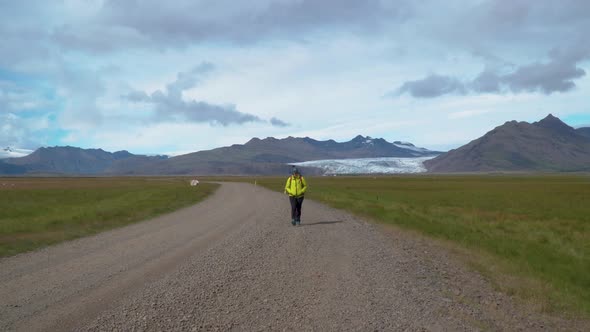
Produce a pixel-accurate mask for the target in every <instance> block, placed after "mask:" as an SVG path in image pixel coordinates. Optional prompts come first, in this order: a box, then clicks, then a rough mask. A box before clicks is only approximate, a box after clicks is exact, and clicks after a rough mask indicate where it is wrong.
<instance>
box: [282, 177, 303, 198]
mask: <svg viewBox="0 0 590 332" xmlns="http://www.w3.org/2000/svg"><path fill="white" fill-rule="evenodd" d="M306 189H307V182H305V178H304V177H303V176H301V175H300V176H299V177H295V176H293V175H291V176H290V177H289V178H288V179H287V183H286V184H285V193H287V194H289V196H295V197H301V196H303V195H304V194H305V190H306Z"/></svg>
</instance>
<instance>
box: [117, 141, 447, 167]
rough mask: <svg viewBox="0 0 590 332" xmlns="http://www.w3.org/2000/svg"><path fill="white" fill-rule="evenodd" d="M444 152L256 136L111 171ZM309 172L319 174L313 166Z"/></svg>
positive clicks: (384, 143) (380, 143) (383, 143)
mask: <svg viewBox="0 0 590 332" xmlns="http://www.w3.org/2000/svg"><path fill="white" fill-rule="evenodd" d="M437 154H440V152H436V151H429V150H427V149H419V148H416V147H414V146H413V145H411V144H409V145H404V146H402V147H400V146H398V145H396V144H394V143H389V142H387V141H386V140H384V139H381V138H377V139H374V138H371V137H364V136H361V135H359V136H357V137H355V138H354V139H352V140H351V141H348V142H344V143H338V142H336V141H334V140H327V141H317V140H314V139H312V138H309V137H305V138H299V137H287V138H284V139H276V138H273V137H268V138H265V139H259V138H252V139H251V140H250V141H248V142H247V143H246V144H243V145H242V144H234V145H232V146H229V147H222V148H217V149H213V150H207V151H199V152H194V153H189V154H186V155H181V156H177V157H172V158H169V159H166V160H161V161H158V162H155V163H150V164H144V165H137V166H136V167H131V168H126V167H122V164H117V165H115V166H117V168H113V169H112V170H111V171H112V172H113V173H118V174H202V175H215V174H231V175H249V174H261V175H269V174H285V172H287V171H288V167H286V164H289V163H295V162H301V161H311V160H320V159H345V158H372V157H417V156H429V155H437ZM305 171H306V173H307V174H316V173H317V174H319V172H320V170H316V169H313V168H310V169H306V170H305Z"/></svg>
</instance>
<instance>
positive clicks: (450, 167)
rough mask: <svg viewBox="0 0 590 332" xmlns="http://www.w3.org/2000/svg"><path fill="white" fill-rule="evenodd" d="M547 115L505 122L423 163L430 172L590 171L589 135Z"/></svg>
mask: <svg viewBox="0 0 590 332" xmlns="http://www.w3.org/2000/svg"><path fill="white" fill-rule="evenodd" d="M581 132H584V133H585V130H582V131H580V130H579V129H574V128H572V127H570V126H568V125H567V124H565V123H563V122H562V121H561V120H560V119H559V118H557V117H555V116H553V115H552V114H549V115H548V116H547V117H545V118H543V119H542V120H540V121H537V122H533V123H528V122H517V121H508V122H506V123H504V124H503V125H500V126H497V127H496V128H494V129H492V130H490V131H489V132H487V133H486V134H485V135H483V136H482V137H480V138H477V139H475V140H473V141H471V142H469V143H468V144H465V145H463V146H461V147H459V148H457V149H453V150H450V151H448V152H446V153H444V154H441V155H439V156H437V157H436V158H433V159H431V160H428V161H425V162H424V165H425V166H426V168H427V169H428V171H429V172H442V173H446V172H450V173H454V172H495V171H508V172H515V171H541V172H563V171H565V172H573V171H588V170H590V137H587V136H584V135H583V134H581Z"/></svg>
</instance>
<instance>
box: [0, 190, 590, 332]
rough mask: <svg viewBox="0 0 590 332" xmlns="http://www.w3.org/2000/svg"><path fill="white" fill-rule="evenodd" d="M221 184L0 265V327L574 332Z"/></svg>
mask: <svg viewBox="0 0 590 332" xmlns="http://www.w3.org/2000/svg"><path fill="white" fill-rule="evenodd" d="M288 211H289V203H288V200H287V198H286V197H285V196H284V195H281V194H278V193H275V192H271V191H269V190H266V189H263V188H260V187H255V186H253V185H250V184H239V183H224V184H223V185H222V186H221V187H220V188H219V190H218V191H217V192H216V193H215V194H213V195H212V196H211V197H209V198H208V199H206V200H205V201H203V202H201V203H199V204H197V205H194V206H192V207H189V208H186V209H183V210H180V211H177V212H174V213H172V214H169V215H165V216H162V217H158V218H155V219H152V220H149V221H146V222H143V223H139V224H135V225H131V226H128V227H124V228H120V229H116V230H113V231H109V232H105V233H102V234H99V235H96V236H92V237H88V238H83V239H79V240H76V241H71V242H67V243H63V244H60V245H57V246H53V247H50V248H46V249H43V250H39V251H36V252H32V253H27V254H21V255H17V256H14V257H10V258H5V259H2V260H0V330H2V331H12V330H18V331H38V330H42V331H43V330H50V331H69V330H72V331H117V330H119V331H133V330H138V331H168V330H171V331H201V330H235V331H242V330H246V331H264V330H269V331H271V330H272V331H275V330H281V331H282V330H287V331H302V330H317V331H343V330H360V331H369V330H371V331H374V330H378V331H398V330H409V331H476V330H507V331H514V330H530V331H539V330H548V331H553V330H580V331H582V330H584V329H585V328H586V326H588V325H584V323H588V322H581V321H568V320H563V319H559V318H556V317H550V316H547V315H544V314H541V313H538V312H535V311H534V310H532V309H530V308H528V307H524V306H523V305H521V304H517V303H516V302H515V301H514V300H513V299H511V298H510V297H509V296H507V295H504V294H501V293H498V292H496V291H494V290H493V288H492V287H491V285H490V284H489V283H488V282H487V281H485V280H484V279H483V278H482V277H481V276H480V275H478V274H477V273H475V272H473V271H470V270H468V269H466V268H465V267H463V266H462V264H461V263H459V262H458V261H457V260H455V259H454V258H453V257H452V256H451V255H450V254H448V252H447V251H446V250H445V249H443V248H440V247H438V246H437V245H436V244H433V243H431V242H429V241H427V240H425V239H423V238H420V237H417V236H415V235H408V234H407V233H405V232H404V233H400V232H397V231H391V230H390V231H386V230H384V229H383V228H381V227H380V226H376V225H373V224H369V223H366V222H364V221H362V220H359V219H358V218H356V217H354V216H352V215H350V214H348V213H345V212H342V211H339V210H335V209H332V208H329V207H326V206H324V205H321V204H319V203H316V202H313V201H311V200H306V201H305V203H304V205H303V218H302V220H303V221H302V225H301V226H299V227H293V226H291V224H290V222H289V218H288Z"/></svg>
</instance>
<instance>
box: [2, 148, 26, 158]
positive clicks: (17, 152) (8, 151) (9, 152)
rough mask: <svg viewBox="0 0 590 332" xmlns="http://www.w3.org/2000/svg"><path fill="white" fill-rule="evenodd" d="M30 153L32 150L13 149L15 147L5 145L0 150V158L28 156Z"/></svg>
mask: <svg viewBox="0 0 590 332" xmlns="http://www.w3.org/2000/svg"><path fill="white" fill-rule="evenodd" d="M31 153H33V150H27V149H15V148H11V147H6V148H4V149H2V150H0V159H6V158H19V157H24V156H28V155H29V154H31Z"/></svg>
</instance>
